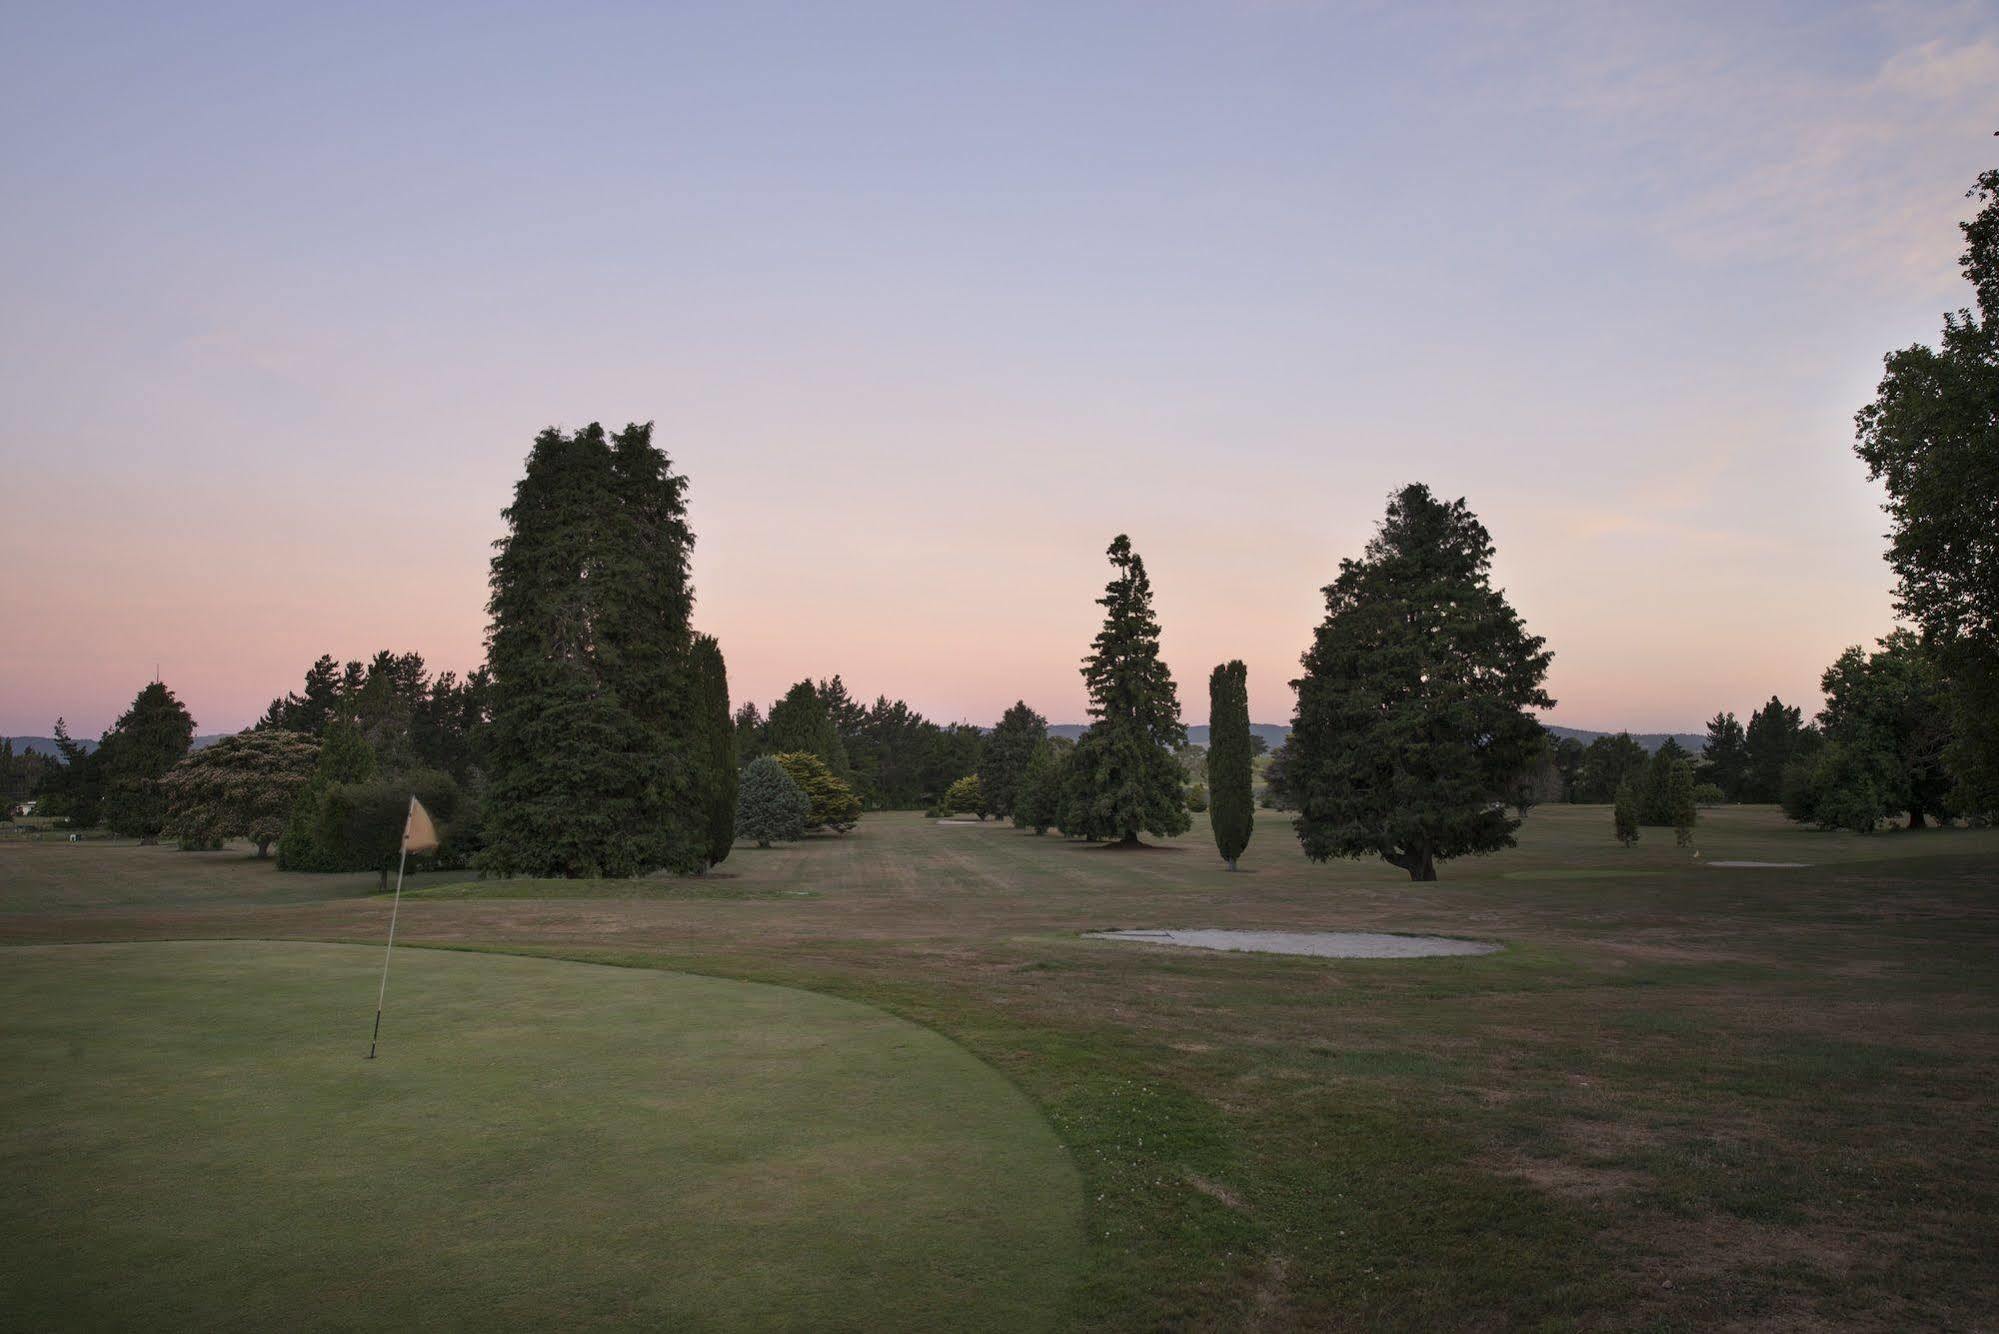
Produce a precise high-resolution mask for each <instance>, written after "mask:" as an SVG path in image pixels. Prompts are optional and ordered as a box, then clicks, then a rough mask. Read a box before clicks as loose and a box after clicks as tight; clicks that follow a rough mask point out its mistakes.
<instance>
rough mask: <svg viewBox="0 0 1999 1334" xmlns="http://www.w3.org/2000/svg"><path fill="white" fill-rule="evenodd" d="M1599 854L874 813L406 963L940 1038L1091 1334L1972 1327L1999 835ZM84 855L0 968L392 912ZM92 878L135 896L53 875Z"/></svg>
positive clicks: (1986, 1161)
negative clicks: (1009, 1115)
mask: <svg viewBox="0 0 1999 1334" xmlns="http://www.w3.org/2000/svg"><path fill="white" fill-rule="evenodd" d="M1609 826H1610V822H1609V813H1608V812H1607V811H1605V810H1602V809H1601V808H1596V809H1587V808H1584V809H1573V808H1547V807H1543V808H1539V809H1537V810H1535V811H1534V812H1533V813H1532V816H1531V817H1530V819H1529V821H1528V824H1527V826H1526V828H1525V829H1524V830H1523V837H1522V843H1521V847H1520V848H1518V849H1517V850H1514V851H1512V852H1508V853H1505V854H1501V855H1499V856H1495V857H1492V858H1486V859H1478V860H1472V861H1465V862H1458V863H1452V864H1449V865H1447V866H1446V867H1445V868H1444V871H1443V874H1444V877H1445V878H1444V879H1443V880H1441V881H1439V882H1437V883H1435V884H1430V885H1417V884H1412V883H1410V882H1409V881H1408V880H1407V879H1406V878H1405V877H1403V876H1402V875H1401V873H1399V872H1396V871H1394V870H1393V869H1392V868H1388V867H1385V866H1382V865H1380V864H1378V863H1341V864H1337V865H1333V866H1326V867H1316V866H1312V865H1309V864H1308V863H1306V862H1305V861H1304V860H1303V858H1302V857H1300V856H1299V855H1298V852H1297V845H1296V842H1295V840H1294V839H1291V838H1290V837H1289V835H1288V830H1287V829H1286V828H1285V827H1284V823H1283V820H1282V818H1281V817H1278V818H1271V817H1270V816H1268V814H1266V816H1265V817H1264V818H1263V819H1261V820H1260V821H1259V826H1258V830H1257V834H1256V839H1255V841H1254V842H1253V843H1252V845H1251V847H1250V850H1249V853H1248V855H1247V857H1246V858H1245V859H1244V863H1243V865H1244V867H1245V868H1246V871H1247V872H1248V873H1247V874H1240V875H1231V874H1229V873H1228V872H1227V871H1226V870H1225V869H1223V868H1222V867H1221V865H1220V863H1219V861H1218V860H1217V859H1216V858H1215V857H1214V855H1213V850H1212V847H1211V846H1208V845H1207V844H1206V843H1205V842H1204V841H1203V839H1204V834H1205V831H1204V829H1203V828H1202V827H1201V826H1200V825H1198V824H1197V827H1196V830H1195V831H1194V833H1193V834H1191V835H1190V836H1188V837H1187V838H1184V839H1179V840H1173V841H1172V843H1171V850H1170V851H1166V852H1161V853H1156V854H1146V855H1138V856H1133V855H1126V854H1119V853H1115V852H1106V851H1104V850H1101V849H1096V848H1088V847H1085V846H1082V845H1077V844H1065V843H1063V842H1061V841H1060V840H1058V839H1054V838H1035V837H1033V836H1031V835H1026V834H1021V833H1018V832H1016V831H1013V830H1010V829H1006V828H1003V827H998V826H994V825H990V824H989V825H985V826H970V827H939V826H937V825H935V824H934V823H933V822H930V821H925V820H922V819H920V818H918V817H914V816H908V817H904V816H889V817H869V819H868V820H866V821H865V822H864V823H863V824H862V826H861V827H860V829H859V830H857V831H856V832H855V833H854V834H852V835H850V836H848V837H847V838H845V839H830V838H829V839H818V840H812V841H810V842H808V843H806V844H802V845H796V846H792V847H785V848H775V849H769V850H757V849H739V850H738V851H737V852H736V854H735V855H734V856H732V857H731V858H730V860H729V861H728V862H727V863H726V864H725V867H724V868H723V869H724V870H725V871H726V872H728V874H729V875H730V876H731V877H733V879H732V881H731V884H732V885H733V886H740V887H741V888H743V889H744V890H745V891H754V892H755V893H769V894H772V895H777V896H780V897H770V898H758V897H753V896H751V894H750V893H747V892H746V893H745V894H743V895H741V896H738V897H732V898H729V899H704V898H680V899H672V898H663V897H647V898H635V899H630V900H627V901H623V902H613V901H608V900H602V899H574V900H563V899H557V898H542V899H510V900H496V899H489V898H452V899H448V900H435V899H428V898H426V897H425V896H424V895H423V894H418V895H415V896H412V897H411V898H409V899H407V900H406V901H405V903H404V905H403V919H402V927H401V932H402V937H401V938H403V939H406V940H410V941H412V942H420V943H427V944H432V945H449V946H454V947H460V948H472V949H504V950H512V951H523V952H530V953H537V954H554V955H561V956H566V957H579V958H589V959H595V960H600V961H606V962H617V963H622V964H626V965H628V966H634V967H640V968H654V969H667V970H678V971H687V972H697V973H705V974H712V975H716V976H723V977H732V978H747V979H753V980H763V981H772V982H780V983H785V984H787V985H792V986H798V987H804V988H808V989H811V990H816V991H822V992H826V993H830V994H834V995H839V996H843V997H847V998H850V999H855V1000H860V1001H864V1002H867V1003H869V1004H871V1005H875V1006H878V1007H880V1008H882V1009H885V1010H889V1011H891V1012H893V1013H896V1014H898V1015H902V1016H904V1017H907V1018H910V1019H913V1020H916V1021H918V1022H919V1023H922V1024H924V1025H926V1026H928V1027H931V1028H933V1029H936V1030H937V1031H939V1032H941V1033H944V1034H946V1035H948V1036H950V1037H951V1038H953V1039H955V1040H956V1041H958V1042H959V1043H961V1044H962V1045H963V1046H965V1047H966V1048H967V1049H969V1050H970V1051H972V1052H974V1053H975V1054H977V1055H978V1056H980V1057H981V1058H983V1059H984V1060H985V1061H987V1062H988V1063H989V1064H991V1065H992V1066H994V1067H996V1068H997V1069H999V1070H1001V1071H1002V1072H1004V1073H1005V1074H1006V1075H1007V1076H1008V1077H1009V1078H1010V1079H1011V1080H1013V1081H1014V1082H1015V1083H1016V1084H1017V1085H1018V1086H1019V1087H1020V1088H1021V1089H1022V1090H1024V1091H1025V1092H1026V1093H1027V1094H1028V1095H1029V1096H1030V1097H1031V1098H1032V1099H1033V1100H1034V1101H1035V1102H1036V1103H1037V1104H1039V1106H1040V1107H1041V1108H1042V1110H1043V1112H1044V1114H1045V1115H1046V1116H1047V1117H1048V1120H1049V1123H1050V1124H1051V1125H1052V1126H1053V1127H1054V1128H1055V1130H1056V1132H1057V1133H1058V1134H1059V1135H1060V1136H1061V1138H1062V1140H1063V1142H1064V1143H1065V1145H1067V1147H1068V1150H1069V1153H1070V1155H1071V1157H1072V1159H1073V1161H1074V1162H1075V1164H1076V1167H1077V1169H1078V1170H1079V1171H1080V1173H1081V1174H1082V1179H1083V1183H1084V1193H1085V1204H1086V1209H1087V1217H1086V1234H1087V1242H1088V1247H1089V1254H1088V1264H1087V1268H1086V1271H1085V1273H1084V1275H1083V1277H1082V1279H1081V1281H1080V1282H1079V1283H1078V1284H1077V1285H1076V1287H1075V1289H1074V1291H1073V1294H1072V1295H1071V1298H1070V1304H1069V1306H1068V1308H1067V1311H1066V1319H1067V1323H1068V1324H1070V1325H1071V1326H1074V1327H1078V1328H1105V1329H1156V1328H1161V1327H1174V1326H1188V1325H1193V1326H1204V1327H1246V1326H1254V1327H1262V1328H1284V1327H1299V1328H1324V1327H1357V1328H1410V1329H1415V1328H1425V1329H1433V1328H1439V1327H1449V1328H1467V1327H1471V1328H1512V1327H1595V1328H1611V1329H1629V1328H1662V1329H1676V1328H1708V1327H1713V1326H1716V1325H1730V1324H1733V1325H1737V1326H1743V1327H1747V1326H1754V1325H1765V1324H1785V1325H1790V1326H1794V1327H1809V1326H1814V1325H1830V1324H1837V1325H1841V1326H1848V1327H1862V1328H1867V1327H1871V1328H1880V1329H1900V1328H1908V1327H1912V1326H1952V1325H1955V1326H1972V1327H1975V1326H1976V1324H1977V1323H1978V1322H1979V1321H1980V1320H1982V1319H1983V1318H1984V1316H1985V1313H1987V1312H1989V1311H1990V1310H1992V1309H1995V1308H1999V1276H1995V1267H1994V1261H1993V1257H1992V1254H1991V1252H1990V1250H1989V1248H1987V1247H1984V1246H1983V1245H1982V1244H1981V1242H1980V1238H1983V1237H1988V1236H1990V1235H1993V1233H1994V1231H1995V1230H1999V1179H1996V1178H1999V1169H1995V1163H1994V1158H1993V1155H1992V1154H1991V1152H1990V1149H1989V1126H1990V1122H1991V1119H1992V1115H1993V1098H1992V1093H1991V1090H1992V1088H1993V1081H1994V1077H1995V1075H1999V1022H1995V1020H1999V1006H1996V1005H1995V1001H1996V1000H1999V994H1995V992H1996V991H1999V988H1995V978H1994V970H1993V969H1992V968H1991V960H1992V957H1993V954H1994V946H1995V945H1999V885H1995V879H1994V872H1993V867H1994V865H1995V864H1999V835H1995V834H1994V833H1993V832H1991V831H1967V830H1932V831H1926V832H1922V833H1915V834H1906V833H1893V834H1880V835H1875V836H1872V837H1866V838H1863V837H1860V836H1853V835H1828V834H1819V833H1815V832H1813V831H1808V830H1802V829H1799V828H1797V827H1795V826H1790V825H1788V824H1786V823H1785V822H1783V821H1782V820H1781V819H1780V818H1779V817H1778V816H1777V815H1776V814H1775V813H1774V812H1772V811H1770V810H1767V809H1744V808H1732V809H1727V810H1722V811H1711V812H1704V813H1703V824H1702V827H1701V830H1700V832H1699V835H1698V837H1697V848H1696V849H1695V850H1698V851H1699V852H1701V854H1702V856H1701V858H1700V859H1699V860H1696V859H1695V858H1694V857H1693V855H1692V852H1693V851H1694V850H1684V849H1679V848H1676V847H1675V846H1673V840H1672V839H1671V837H1670V834H1669V832H1668V831H1649V830H1648V831H1646V836H1645V838H1644V840H1643V841H1641V843H1640V844H1639V846H1638V847H1637V848H1635V849H1629V850H1627V849H1624V848H1621V847H1619V846H1618V845H1617V844H1616V843H1615V842H1614V841H1613V840H1612V839H1611V836H1610V827H1609ZM65 851H68V852H74V851H77V850H73V849H72V850H64V849H57V848H37V849H27V850H20V853H18V854H17V852H15V851H0V857H8V856H14V855H27V856H30V857H38V856H42V855H44V854H61V853H64V852H65ZM97 851H98V850H96V849H91V850H86V851H85V855H84V856H83V857H82V858H81V859H78V860H72V861H70V862H68V863H62V864H60V867H59V872H58V873H51V874H52V875H53V879H52V880H50V881H49V883H50V884H52V885H57V884H69V885H71V886H72V887H71V888H70V889H68V890H66V891H64V893H68V894H70V895H74V896H77V897H80V898H82V899H85V900H89V901H98V902H100V904H101V901H102V900H104V899H107V898H113V897H116V898H120V899H123V900H125V901H127V902H128V903H130V904H132V905H133V906H130V907H125V908H113V907H108V906H97V907H92V908H88V909H76V910H72V909H68V908H64V907H60V906H58V907H57V908H55V909H53V910H43V911H28V912H14V913H11V914H10V913H8V912H7V910H6V905H5V904H4V903H0V937H4V938H8V939H14V940H48V939H81V938H99V937H120V936H129V937H149V936H158V935H163V934H166V935H175V934H182V935H185V934H257V935H267V936H310V937H320V938H348V939H357V940H359V939H378V938H379V934H380V931H381V929H382V927H383V925H384V924H385V919H386V904H385V903H384V902H382V901H380V900H378V899H373V898H370V897H362V895H366V894H368V893H369V892H371V891H372V889H373V884H372V882H369V883H367V884H366V885H365V886H363V887H360V888H358V889H357V888H355V887H353V886H346V887H342V886H338V885H334V884H331V883H328V884H326V885H325V886H324V887H323V888H318V889H317V893H318V895H319V901H312V898H313V892H314V890H315V888H316V887H315V886H313V885H295V884H293V883H291V881H289V880H287V878H286V877H283V876H279V875H275V874H274V873H272V872H271V871H270V870H269V868H268V867H263V868H258V867H255V866H251V865H248V864H245V863H243V862H242V861H241V859H240V858H239V859H238V861H237V865H236V867H235V869H234V870H232V871H231V872H230V874H232V875H240V877H241V879H240V881H239V882H238V884H237V888H236V889H235V890H234V891H233V893H234V895H235V897H234V899H233V901H232V899H231V897H230V892H227V891H225V890H224V888H223V887H222V885H221V883H220V880H219V879H217V880H212V881H209V882H206V883H207V888H206V889H204V890H203V893H202V896H194V895H192V894H191V893H190V891H189V890H188V888H187V887H186V885H185V884H184V883H183V881H184V879H185V873H184V872H182V871H181V870H180V869H179V868H180V867H181V866H183V865H185V863H183V862H179V861H177V858H178V857H179V856H180V855H179V854H175V853H172V852H171V851H167V850H157V849H148V850H145V852H146V856H144V857H136V856H135V857H129V858H126V859H124V860H122V861H119V860H117V859H116V858H114V857H112V855H111V854H112V853H113V852H115V850H112V849H105V850H103V852H104V855H105V857H106V858H107V860H106V862H105V866H104V869H103V870H102V871H96V870H92V869H90V868H91V867H92V866H93V864H94V860H93V855H94V854H95V853H96V852H97ZM1717 859H1720V860H1732V859H1740V860H1755V861H1797V862H1808V863H1812V865H1811V866H1809V867H1808V868H1806V869H1803V870H1781V871H1780V870H1758V869H1726V868H1716V867H1713V866H1711V865H1708V864H1707V863H1709V862H1711V861H1713V860H1717ZM114 862H115V865H114V864H113V863H114ZM8 864H9V863H7V862H0V869H4V868H5V867H6V866H7V865H8ZM16 864H18V863H16ZM199 874H200V875H214V876H218V877H219V876H220V874H221V872H220V871H219V870H215V871H208V870H203V871H200V872H199ZM100 875H102V876H110V877H114V878H117V879H118V880H119V888H117V889H116V890H115V891H112V890H107V889H105V888H103V887H101V886H100V887H99V888H97V889H95V890H91V889H88V888H83V887H79V886H88V885H89V884H90V883H91V882H93V881H94V880H95V879H96V878H97V877H98V876H100ZM299 879H302V880H310V879H311V878H309V877H302V878H299ZM38 892H39V893H40V894H41V897H42V899H43V900H44V901H47V900H50V899H58V900H59V899H60V898H61V897H62V895H61V894H58V893H55V892H54V891H53V890H44V891H38ZM799 893H809V894H813V895H816V897H810V898H800V897H788V898H787V897H781V896H784V895H797V894H799ZM148 894H153V895H157V896H158V898H159V903H158V904H157V905H156V906H153V907H147V906H144V904H143V900H144V899H145V897H146V896H147V895H148ZM1106 927H1238V928H1270V929H1288V930H1297V929H1328V930H1393V931H1415V932H1439V933H1442V934H1448V935H1459V936H1471V937H1477V938H1483V939H1491V940H1497V941H1500V942H1502V943H1504V944H1505V945H1506V946H1507V947H1508V948H1507V949H1506V950H1505V951H1503V952H1501V953H1499V954H1494V955H1487V956H1480V957H1467V958H1446V959H1422V960H1407V961H1400V960H1397V961H1388V960H1355V961H1328V960H1304V959H1287V958H1280V957H1272V956H1258V955H1246V954H1205V953H1199V952H1192V951H1177V950H1173V949H1169V948H1165V947H1158V946H1150V945H1146V946H1135V945H1128V944H1122V943H1118V942H1111V941H1100V940H1089V939H1085V938H1084V937H1083V935H1082V933H1083V932H1085V931H1089V930H1095V929H1101V928H1106Z"/></svg>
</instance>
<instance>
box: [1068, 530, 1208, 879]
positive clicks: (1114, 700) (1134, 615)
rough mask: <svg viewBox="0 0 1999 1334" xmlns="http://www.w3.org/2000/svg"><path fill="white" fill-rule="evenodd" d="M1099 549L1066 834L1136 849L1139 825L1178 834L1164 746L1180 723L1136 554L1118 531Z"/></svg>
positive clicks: (1176, 795) (1179, 809)
mask: <svg viewBox="0 0 1999 1334" xmlns="http://www.w3.org/2000/svg"><path fill="white" fill-rule="evenodd" d="M1106 554H1107V555H1108V556H1109V557H1110V560H1111V565H1112V566H1113V567H1114V568H1115V569H1116V571H1117V573H1116V574H1115V575H1114V576H1113V577H1112V579H1111V581H1110V583H1108V584H1107V585H1105V587H1104V595H1103V596H1102V597H1100V598H1098V599H1097V605H1099V606H1101V607H1102V608H1103V609H1104V628H1103V629H1102V630H1100V631H1098V632H1097V638H1096V641H1095V643H1094V644H1093V645H1092V646H1091V650H1090V656H1089V657H1087V658H1085V659H1083V681H1084V684H1085V685H1086V686H1088V688H1089V692H1090V717H1091V719H1092V721H1091V723H1090V727H1089V730H1088V731H1086V732H1084V734H1083V737H1082V739H1081V740H1080V741H1079V742H1077V747H1076V750H1077V754H1076V759H1077V764H1076V768H1075V775H1076V784H1077V786H1076V791H1075V793H1074V794H1073V798H1072V801H1071V807H1072V815H1071V817H1070V821H1073V822H1074V823H1075V824H1076V825H1077V826H1078V827H1077V828H1076V829H1074V830H1073V831H1071V832H1075V833H1080V834H1082V835H1083V836H1084V837H1088V838H1116V839H1118V840H1120V842H1121V843H1122V844H1123V846H1126V847H1138V846H1139V839H1138V835H1139V833H1140V832H1141V831H1144V832H1146V833H1150V834H1156V835H1159V836H1161V837H1167V836H1170V835H1173V834H1184V833H1186V832H1187V827H1188V824H1189V820H1188V816H1187V802H1186V797H1185V784H1186V778H1185V773H1184V771H1183V770H1182V769H1181V767H1180V761H1179V760H1178V759H1176V758H1174V754H1173V752H1174V751H1176V750H1178V749H1179V748H1180V747H1181V746H1183V745H1185V744H1186V743H1187V729H1186V728H1185V727H1184V726H1182V725H1181V722H1180V695H1179V691H1178V690H1177V689H1176V688H1175V687H1174V684H1173V675H1172V673H1171V672H1169V671H1167V670H1166V664H1165V662H1164V661H1162V660H1161V659H1160V656H1159V622H1158V620H1157V619H1156V618H1154V616H1153V614H1152V581H1151V580H1150V579H1148V578H1147V577H1146V574H1145V562H1144V561H1143V560H1141V559H1139V556H1138V553H1137V552H1135V551H1133V550H1132V549H1131V539H1130V538H1128V537H1126V536H1125V535H1124V534H1122V533H1120V534H1118V536H1117V539H1116V540H1115V541H1113V542H1112V543H1111V545H1110V548H1109V550H1108V551H1107V552H1106ZM1070 821H1065V823H1064V825H1063V828H1064V829H1065V830H1069V829H1070Z"/></svg>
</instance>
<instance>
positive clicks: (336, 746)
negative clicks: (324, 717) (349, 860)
mask: <svg viewBox="0 0 1999 1334" xmlns="http://www.w3.org/2000/svg"><path fill="white" fill-rule="evenodd" d="M374 776H375V752H374V751H372V750H370V749H368V743H367V742H366V741H363V740H362V739H361V729H360V728H359V727H358V726H356V725H355V724H354V723H352V722H350V721H348V720H347V719H346V718H344V717H342V716H340V714H339V713H337V712H336V713H335V714H334V715H333V719H332V721H331V722H329V723H328V724H327V725H326V735H325V736H324V737H322V738H321V739H320V743H319V757H318V759H317V760H316V761H315V762H314V764H313V770H312V777H311V778H309V779H307V780H306V784H305V786H304V787H302V788H300V789H299V791H298V795H297V796H295V797H293V798H292V807H291V815H290V818H288V819H287V820H286V821H285V828H284V832H283V833H282V834H280V835H279V836H278V869H279V870H281V871H337V870H340V869H341V868H340V867H339V866H338V865H337V864H336V859H335V858H333V857H332V856H331V853H330V850H328V849H323V848H321V847H320V846H319V843H318V829H319V811H320V805H321V803H322V802H323V801H324V800H325V798H326V793H327V791H328V790H329V789H330V788H332V787H334V786H335V785H336V784H341V783H365V782H367V781H368V780H369V779H371V778H373V777H374Z"/></svg>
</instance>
